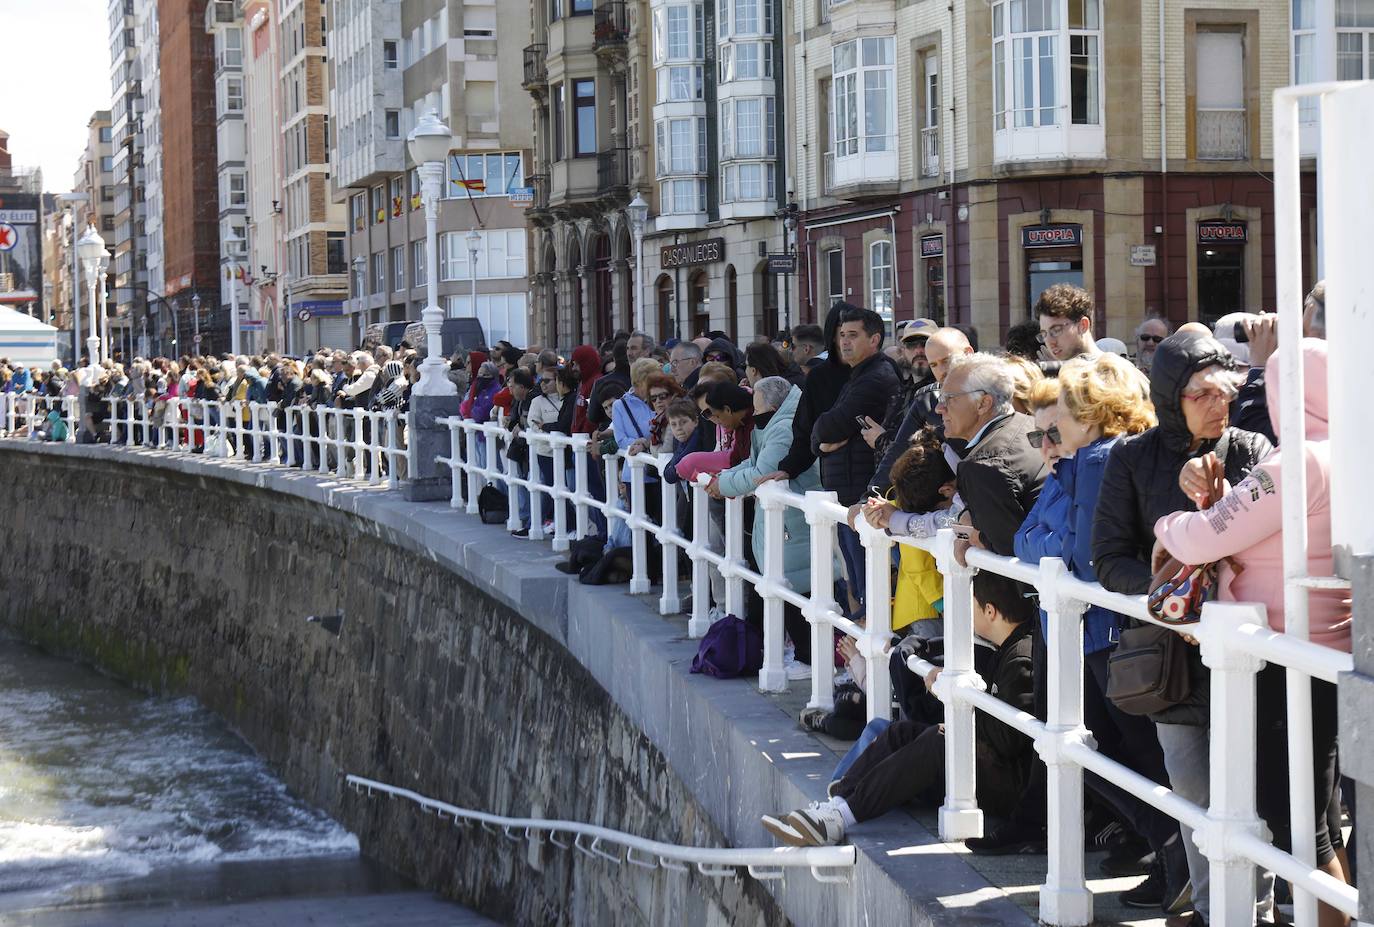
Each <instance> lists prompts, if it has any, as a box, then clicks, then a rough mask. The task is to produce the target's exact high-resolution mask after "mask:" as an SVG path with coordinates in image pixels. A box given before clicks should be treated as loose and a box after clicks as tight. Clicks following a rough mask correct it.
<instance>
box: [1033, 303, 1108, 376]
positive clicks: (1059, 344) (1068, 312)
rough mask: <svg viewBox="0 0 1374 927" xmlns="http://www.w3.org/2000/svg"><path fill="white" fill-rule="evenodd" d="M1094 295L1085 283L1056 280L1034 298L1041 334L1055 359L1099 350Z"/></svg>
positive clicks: (1089, 354)
mask: <svg viewBox="0 0 1374 927" xmlns="http://www.w3.org/2000/svg"><path fill="white" fill-rule="evenodd" d="M1095 311H1096V307H1095V306H1094V305H1093V298H1092V295H1091V294H1090V293H1088V291H1087V290H1085V289H1083V288H1082V287H1078V286H1073V285H1072V284H1069V283H1056V284H1055V285H1054V286H1051V287H1048V288H1046V290H1045V292H1043V293H1041V294H1040V298H1039V299H1037V300H1036V301H1035V317H1036V318H1037V319H1039V320H1040V337H1039V338H1038V339H1037V340H1038V341H1039V342H1040V343H1041V344H1043V345H1044V346H1045V347H1046V348H1047V349H1048V350H1049V352H1050V354H1051V355H1052V356H1053V357H1054V359H1055V360H1057V361H1060V362H1061V363H1062V362H1063V361H1066V360H1068V359H1069V358H1071V357H1078V356H1079V355H1080V354H1086V355H1088V356H1089V357H1092V356H1096V355H1097V354H1098V353H1100V352H1099V351H1098V349H1097V341H1096V339H1094V338H1093V313H1094V312H1095Z"/></svg>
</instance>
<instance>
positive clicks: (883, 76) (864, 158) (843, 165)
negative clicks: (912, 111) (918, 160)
mask: <svg viewBox="0 0 1374 927" xmlns="http://www.w3.org/2000/svg"><path fill="white" fill-rule="evenodd" d="M894 51H895V49H894V40H893V39H892V38H891V37H887V38H866V39H855V40H854V41H851V42H844V43H842V44H840V45H836V46H835V47H834V49H833V50H832V52H831V64H832V66H833V77H832V80H831V91H830V97H831V98H830V112H831V120H832V123H831V139H832V143H833V145H834V148H833V151H834V155H835V182H836V183H840V184H843V183H852V182H856V181H860V180H864V179H874V180H893V179H896V176H897V136H896V126H897V94H896V64H895V55H894Z"/></svg>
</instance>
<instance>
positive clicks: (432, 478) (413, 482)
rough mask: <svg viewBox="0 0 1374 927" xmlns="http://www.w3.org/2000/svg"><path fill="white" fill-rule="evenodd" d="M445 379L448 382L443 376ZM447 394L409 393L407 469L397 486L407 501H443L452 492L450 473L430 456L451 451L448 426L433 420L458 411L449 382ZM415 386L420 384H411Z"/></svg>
mask: <svg viewBox="0 0 1374 927" xmlns="http://www.w3.org/2000/svg"><path fill="white" fill-rule="evenodd" d="M445 382H448V380H447V378H445ZM448 385H449V388H450V389H451V390H452V392H451V393H450V394H449V395H447V396H424V395H418V396H417V395H416V394H415V392H414V391H412V392H411V398H410V420H409V422H408V423H407V431H406V444H407V445H408V448H409V449H408V451H407V453H406V459H407V461H408V466H409V468H410V469H409V471H408V473H407V475H406V477H407V478H406V480H405V482H404V483H402V485H401V488H402V491H403V492H404V494H405V497H406V500H407V501H409V502H434V501H436V500H441V499H442V500H445V501H447V500H448V499H449V498H450V497H451V496H452V495H453V474H452V472H451V471H450V470H449V468H448V466H447V465H445V464H441V463H437V462H436V461H435V459H434V458H436V457H445V456H447V455H448V453H449V451H450V450H451V442H450V438H449V432H448V426H447V425H440V424H438V423H436V422H435V421H434V420H435V419H436V418H445V417H447V416H454V415H457V414H458V406H459V404H460V400H459V397H458V391H457V389H455V388H454V387H453V384H452V383H449V384H448ZM415 386H416V388H417V389H418V388H419V386H420V384H419V383H416V384H415Z"/></svg>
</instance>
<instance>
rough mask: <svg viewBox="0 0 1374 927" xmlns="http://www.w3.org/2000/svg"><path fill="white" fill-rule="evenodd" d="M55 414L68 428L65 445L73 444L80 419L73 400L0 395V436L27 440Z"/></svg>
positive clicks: (54, 397) (38, 396)
mask: <svg viewBox="0 0 1374 927" xmlns="http://www.w3.org/2000/svg"><path fill="white" fill-rule="evenodd" d="M54 410H55V411H57V412H58V413H59V414H61V416H62V421H63V422H64V423H65V424H66V426H67V441H68V442H73V441H75V440H76V426H77V423H78V421H79V418H80V408H79V403H78V400H77V398H76V397H75V396H44V395H41V394H39V393H0V433H3V434H4V435H7V436H10V437H28V436H30V435H32V434H33V433H34V429H35V428H37V427H38V426H39V425H40V424H42V422H43V420H44V419H46V418H47V417H48V414H49V413H50V412H53V411H54Z"/></svg>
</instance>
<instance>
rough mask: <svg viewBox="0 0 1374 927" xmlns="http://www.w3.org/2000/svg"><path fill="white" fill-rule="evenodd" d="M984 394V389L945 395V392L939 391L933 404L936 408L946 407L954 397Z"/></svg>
mask: <svg viewBox="0 0 1374 927" xmlns="http://www.w3.org/2000/svg"><path fill="white" fill-rule="evenodd" d="M986 392H987V390H985V389H966V390H964V391H963V392H962V393H946V392H945V391H943V390H941V391H940V393H939V395H938V396H936V399H935V404H936V405H937V406H947V405H949V401H950V400H951V399H953V398H954V397H956V396H972V395H973V394H974V393H986Z"/></svg>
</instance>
